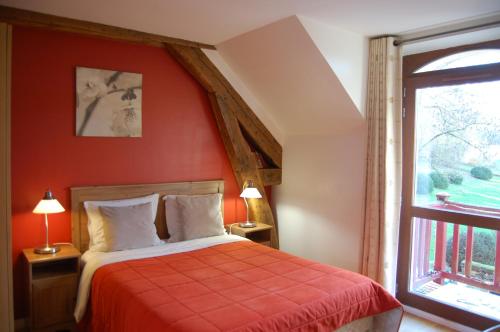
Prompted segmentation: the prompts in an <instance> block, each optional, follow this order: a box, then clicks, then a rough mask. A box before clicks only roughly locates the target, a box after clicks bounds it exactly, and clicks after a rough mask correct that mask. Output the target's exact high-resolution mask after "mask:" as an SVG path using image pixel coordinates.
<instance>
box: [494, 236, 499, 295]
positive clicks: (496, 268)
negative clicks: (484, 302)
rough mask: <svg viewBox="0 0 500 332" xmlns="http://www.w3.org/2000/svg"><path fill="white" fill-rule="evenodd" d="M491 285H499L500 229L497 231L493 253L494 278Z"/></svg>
mask: <svg viewBox="0 0 500 332" xmlns="http://www.w3.org/2000/svg"><path fill="white" fill-rule="evenodd" d="M493 285H495V286H497V287H500V231H497V244H496V255H495V279H494V281H493Z"/></svg>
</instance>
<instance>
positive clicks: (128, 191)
mask: <svg viewBox="0 0 500 332" xmlns="http://www.w3.org/2000/svg"><path fill="white" fill-rule="evenodd" d="M155 193H157V194H160V201H159V203H158V213H157V214H156V220H155V224H156V230H157V231H158V235H159V236H160V238H161V239H165V238H167V236H168V232H167V225H166V223H165V204H163V201H162V197H163V196H164V195H203V194H213V193H221V194H224V181H222V180H216V181H201V182H176V183H158V184H138V185H125V186H93V187H76V188H71V229H72V231H71V232H72V238H73V245H74V246H75V247H76V248H77V249H79V250H80V252H84V251H86V250H87V249H88V247H89V233H88V228H87V222H88V221H87V213H86V212H85V208H84V206H83V202H85V201H107V200H114V199H124V198H133V197H140V196H146V195H151V194H155ZM223 211H224V210H223Z"/></svg>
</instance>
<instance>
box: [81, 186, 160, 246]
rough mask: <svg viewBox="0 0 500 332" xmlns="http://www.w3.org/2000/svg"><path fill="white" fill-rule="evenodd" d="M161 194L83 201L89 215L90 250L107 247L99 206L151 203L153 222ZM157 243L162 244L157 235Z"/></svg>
mask: <svg viewBox="0 0 500 332" xmlns="http://www.w3.org/2000/svg"><path fill="white" fill-rule="evenodd" d="M159 196H160V195H158V194H152V195H149V196H144V197H137V198H127V199H119V200H113V201H87V202H84V203H83V206H84V207H85V210H86V211H87V216H88V224H87V227H88V230H89V237H90V242H89V250H90V251H104V250H105V249H106V247H105V238H104V231H103V220H102V215H101V212H100V211H99V207H101V206H131V205H137V204H142V203H151V214H152V219H153V223H154V220H155V219H156V211H157V209H158V198H159ZM156 238H157V240H156V243H157V244H161V243H162V242H161V240H160V238H159V237H158V235H156Z"/></svg>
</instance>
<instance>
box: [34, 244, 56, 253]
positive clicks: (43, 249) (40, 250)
mask: <svg viewBox="0 0 500 332" xmlns="http://www.w3.org/2000/svg"><path fill="white" fill-rule="evenodd" d="M59 250H61V248H59V247H57V246H54V247H49V246H47V247H38V248H35V249H34V250H33V251H34V252H35V253H36V254H41V255H46V254H55V253H56V252H58V251H59Z"/></svg>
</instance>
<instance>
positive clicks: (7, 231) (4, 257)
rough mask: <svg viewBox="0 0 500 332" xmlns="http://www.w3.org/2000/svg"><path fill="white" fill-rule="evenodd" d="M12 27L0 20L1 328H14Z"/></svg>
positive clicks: (2, 329)
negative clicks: (11, 171) (11, 112)
mask: <svg viewBox="0 0 500 332" xmlns="http://www.w3.org/2000/svg"><path fill="white" fill-rule="evenodd" d="M11 47H12V27H11V26H10V25H8V24H5V23H0V253H1V254H0V330H1V331H14V309H13V302H12V298H13V296H12V246H11V202H10V190H11V189H10V70H11V68H10V64H11Z"/></svg>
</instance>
